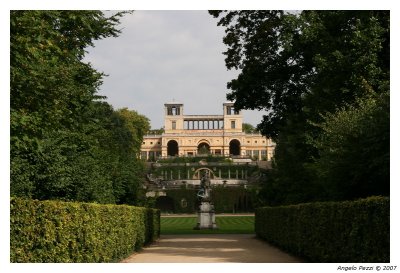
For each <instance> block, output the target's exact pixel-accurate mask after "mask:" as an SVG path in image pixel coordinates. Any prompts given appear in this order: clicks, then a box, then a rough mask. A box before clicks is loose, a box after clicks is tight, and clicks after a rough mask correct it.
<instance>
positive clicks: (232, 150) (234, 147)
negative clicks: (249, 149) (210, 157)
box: [229, 139, 240, 155]
mask: <svg viewBox="0 0 400 273" xmlns="http://www.w3.org/2000/svg"><path fill="white" fill-rule="evenodd" d="M229 154H231V155H240V142H239V140H237V139H232V140H231V141H230V142H229Z"/></svg>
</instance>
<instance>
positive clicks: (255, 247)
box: [122, 234, 303, 263]
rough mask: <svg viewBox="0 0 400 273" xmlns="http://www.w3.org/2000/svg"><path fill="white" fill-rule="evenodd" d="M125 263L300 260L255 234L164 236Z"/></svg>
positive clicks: (290, 261) (297, 261) (289, 261)
mask: <svg viewBox="0 0 400 273" xmlns="http://www.w3.org/2000/svg"><path fill="white" fill-rule="evenodd" d="M122 262H123V263H299V262H303V261H302V260H301V259H299V258H296V257H293V256H290V255H289V254H286V253H285V252H282V251H281V250H279V249H277V248H275V247H273V246H271V245H269V244H268V243H266V242H264V241H262V240H259V239H257V238H256V237H255V235H254V234H201V235H200V234H199V235H162V236H161V238H160V239H159V240H158V241H157V242H155V243H153V244H152V245H150V246H148V247H145V248H144V249H143V250H141V251H140V252H139V253H135V254H133V255H131V256H130V257H128V258H127V259H125V260H123V261H122Z"/></svg>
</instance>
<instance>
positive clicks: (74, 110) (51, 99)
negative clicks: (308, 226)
mask: <svg viewBox="0 0 400 273" xmlns="http://www.w3.org/2000/svg"><path fill="white" fill-rule="evenodd" d="M123 14H125V13H124V12H122V13H116V14H115V15H112V16H110V17H106V16H105V15H104V14H103V13H102V12H100V11H11V13H10V17H11V38H10V41H11V75H10V78H11V80H10V85H11V113H10V114H11V195H15V196H25V197H32V198H38V199H62V200H76V201H85V202H98V203H128V204H138V203H139V202H140V198H141V197H140V196H139V195H140V192H141V186H142V185H141V183H142V178H143V177H144V169H143V164H142V162H140V160H138V159H137V155H138V152H139V149H140V145H141V143H142V139H143V134H144V133H145V132H146V131H147V130H148V129H149V124H148V119H147V118H145V117H144V116H141V115H139V114H138V113H136V112H135V111H129V110H127V109H121V110H118V111H114V109H113V108H112V107H111V106H110V105H109V104H107V103H106V102H101V101H100V99H101V98H102V97H99V96H98V95H97V94H96V93H97V90H98V87H99V86H100V85H101V80H102V77H103V76H104V75H103V74H102V73H99V72H98V71H96V70H95V69H93V68H92V67H91V65H90V64H86V63H84V62H83V61H82V59H83V57H84V54H85V48H86V47H87V46H93V41H94V40H97V39H101V38H105V37H115V36H117V35H118V33H119V30H117V29H116V26H117V25H118V23H119V18H120V17H121V16H122V15H123Z"/></svg>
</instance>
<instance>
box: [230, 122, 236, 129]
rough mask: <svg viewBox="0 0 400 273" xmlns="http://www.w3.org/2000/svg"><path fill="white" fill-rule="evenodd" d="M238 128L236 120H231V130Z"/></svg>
mask: <svg viewBox="0 0 400 273" xmlns="http://www.w3.org/2000/svg"><path fill="white" fill-rule="evenodd" d="M235 128H236V123H235V121H234V120H231V129H235Z"/></svg>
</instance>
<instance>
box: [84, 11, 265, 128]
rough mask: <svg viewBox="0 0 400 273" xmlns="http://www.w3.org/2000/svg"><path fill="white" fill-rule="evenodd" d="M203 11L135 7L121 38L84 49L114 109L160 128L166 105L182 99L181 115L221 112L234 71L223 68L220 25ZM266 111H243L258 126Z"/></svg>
mask: <svg viewBox="0 0 400 273" xmlns="http://www.w3.org/2000/svg"><path fill="white" fill-rule="evenodd" d="M217 21H218V20H217V19H215V18H213V17H212V16H211V15H209V14H208V12H207V11H205V10H195V11H135V12H134V13H133V14H128V15H125V16H124V17H123V18H122V19H121V24H120V26H119V28H120V29H122V33H121V34H120V36H119V37H117V38H114V37H111V38H106V39H103V40H99V41H96V42H95V46H94V47H93V48H88V49H87V50H88V54H87V56H86V58H85V61H87V62H90V63H91V64H92V65H93V67H94V68H95V69H97V70H98V71H102V72H104V73H105V74H107V75H108V76H107V77H105V78H104V82H103V85H102V86H101V87H100V90H99V94H100V95H105V96H107V102H108V103H110V104H111V105H112V106H113V107H114V108H115V109H118V108H122V107H127V108H129V109H132V110H136V111H138V112H139V113H140V114H142V115H145V116H147V117H148V118H149V119H150V123H151V127H152V128H153V129H158V128H161V127H162V126H163V122H164V119H163V117H164V103H166V102H172V101H175V102H181V103H183V104H184V114H188V115H195V114H200V115H203V114H218V115H221V114H222V104H223V103H224V102H226V101H227V99H226V94H227V93H228V92H230V91H229V90H228V89H227V87H226V84H227V82H229V81H230V80H231V79H233V78H235V77H236V76H237V74H238V71H228V70H227V68H226V67H225V61H224V58H225V56H224V55H223V54H222V52H224V51H225V50H226V46H225V45H224V44H223V42H222V38H223V36H224V28H223V27H218V26H217ZM263 114H265V112H264V111H261V112H260V111H256V110H255V111H249V110H246V111H243V119H244V122H247V123H250V124H252V125H254V126H255V125H257V124H258V123H260V121H261V120H262V115H263Z"/></svg>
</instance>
